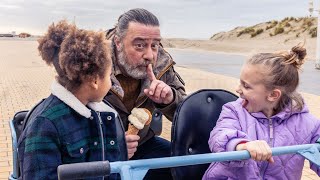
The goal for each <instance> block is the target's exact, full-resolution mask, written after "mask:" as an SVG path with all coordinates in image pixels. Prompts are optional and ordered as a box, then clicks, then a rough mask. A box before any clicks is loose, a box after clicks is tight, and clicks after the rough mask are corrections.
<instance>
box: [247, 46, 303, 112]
mask: <svg viewBox="0 0 320 180" xmlns="http://www.w3.org/2000/svg"><path fill="white" fill-rule="evenodd" d="M306 55H307V53H306V49H305V48H304V47H303V46H300V45H297V46H294V47H293V48H291V50H290V51H281V52H276V53H259V54H256V55H254V56H252V57H251V58H250V59H249V60H248V61H247V62H246V63H247V64H251V65H263V66H265V67H266V71H265V73H266V74H265V76H264V77H265V78H264V84H265V86H266V88H267V89H274V88H279V89H280V90H281V92H282V96H281V97H280V101H279V105H278V107H277V110H278V111H281V110H282V109H284V108H285V107H286V106H288V105H289V104H291V105H292V106H291V108H292V109H298V110H301V109H302V108H303V105H304V102H303V99H302V97H301V95H300V94H299V93H297V92H296V89H297V87H298V85H299V70H300V69H301V66H302V64H303V63H304V62H305V57H306ZM292 109H291V110H292Z"/></svg>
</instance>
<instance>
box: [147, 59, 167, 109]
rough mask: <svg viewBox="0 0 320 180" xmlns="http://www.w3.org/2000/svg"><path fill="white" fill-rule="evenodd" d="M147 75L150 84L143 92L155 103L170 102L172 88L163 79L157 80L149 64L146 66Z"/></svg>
mask: <svg viewBox="0 0 320 180" xmlns="http://www.w3.org/2000/svg"><path fill="white" fill-rule="evenodd" d="M147 75H148V78H149V79H150V81H151V84H150V86H149V88H147V89H144V93H145V94H146V95H147V96H148V97H149V98H150V99H151V100H152V101H153V102H155V103H157V104H170V103H171V102H172V101H173V92H172V89H171V87H170V86H168V85H167V84H166V83H164V82H163V81H160V80H157V78H156V77H155V75H154V73H153V70H152V65H151V64H149V65H148V67H147Z"/></svg>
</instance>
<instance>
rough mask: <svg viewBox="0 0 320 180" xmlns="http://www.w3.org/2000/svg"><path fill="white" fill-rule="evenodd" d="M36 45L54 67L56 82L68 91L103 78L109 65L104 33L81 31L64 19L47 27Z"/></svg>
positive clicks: (107, 45) (108, 49) (108, 50)
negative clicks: (89, 81)
mask: <svg viewBox="0 0 320 180" xmlns="http://www.w3.org/2000/svg"><path fill="white" fill-rule="evenodd" d="M38 42H39V46H38V50H39V52H40V55H41V57H42V59H43V60H44V61H45V62H46V63H47V64H48V65H53V66H54V67H55V69H56V71H57V74H58V75H57V76H56V79H57V81H58V82H59V83H60V84H61V85H63V86H64V87H66V88H67V89H68V90H70V91H73V90H76V89H77V88H79V86H80V85H81V84H82V83H83V82H85V81H88V80H92V79H94V78H96V77H97V76H99V77H100V78H104V76H105V73H106V70H107V67H111V64H112V61H111V56H110V45H109V44H108V43H107V40H106V39H105V33H104V32H94V31H88V30H81V29H78V28H77V27H76V26H75V25H71V24H68V22H67V21H66V20H62V21H60V22H58V23H57V24H56V25H55V24H52V25H50V26H49V28H48V32H47V33H46V34H45V36H44V37H42V38H40V39H39V40H38Z"/></svg>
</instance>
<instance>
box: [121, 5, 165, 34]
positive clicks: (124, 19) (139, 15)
mask: <svg viewBox="0 0 320 180" xmlns="http://www.w3.org/2000/svg"><path fill="white" fill-rule="evenodd" d="M130 22H137V23H140V24H144V25H150V26H159V21H158V18H157V17H156V16H155V15H154V14H152V13H151V12H149V11H147V10H145V9H141V8H136V9H131V10H129V11H127V12H125V13H124V14H122V15H121V16H120V17H119V19H118V25H117V27H116V32H115V35H117V36H118V37H119V38H120V39H121V40H122V39H123V38H124V36H125V35H126V33H127V30H128V26H129V23H130Z"/></svg>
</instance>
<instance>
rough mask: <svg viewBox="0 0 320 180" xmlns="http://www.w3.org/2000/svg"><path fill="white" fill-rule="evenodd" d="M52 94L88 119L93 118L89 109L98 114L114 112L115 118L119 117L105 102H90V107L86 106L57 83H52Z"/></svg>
mask: <svg viewBox="0 0 320 180" xmlns="http://www.w3.org/2000/svg"><path fill="white" fill-rule="evenodd" d="M51 93H52V94H53V95H54V96H56V97H57V98H59V99H60V100H61V101H63V102H64V103H66V104H67V105H68V106H69V107H70V108H72V109H73V110H75V111H76V112H77V113H79V114H80V115H82V116H84V117H86V118H89V117H90V116H91V110H90V109H89V108H88V107H90V108H91V109H93V110H94V111H98V112H112V113H114V114H115V116H117V112H116V111H115V110H114V109H112V108H111V107H110V106H108V105H107V104H105V103H104V102H89V103H88V105H87V106H88V107H87V106H85V105H84V104H82V103H81V102H80V101H79V99H78V98H77V97H75V96H74V95H73V94H72V93H71V92H70V91H69V90H67V89H66V88H65V87H63V86H62V85H61V84H59V83H58V82H57V81H54V82H53V83H52V85H51Z"/></svg>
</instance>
